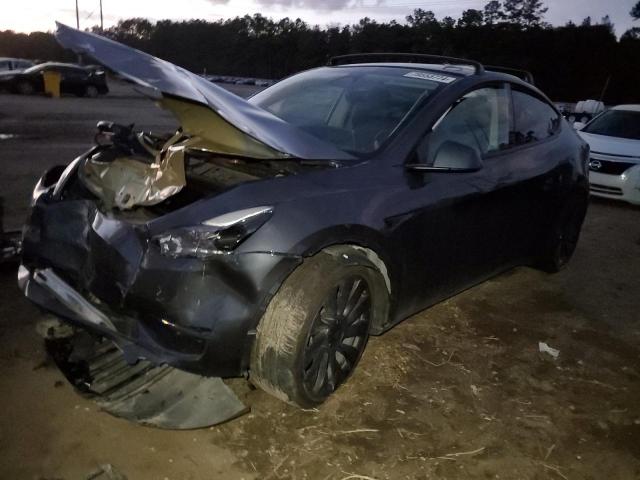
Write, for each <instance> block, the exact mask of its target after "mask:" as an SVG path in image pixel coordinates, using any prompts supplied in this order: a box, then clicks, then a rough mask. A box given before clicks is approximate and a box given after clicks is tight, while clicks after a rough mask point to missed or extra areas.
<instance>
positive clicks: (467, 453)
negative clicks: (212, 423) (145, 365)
mask: <svg viewBox="0 0 640 480" xmlns="http://www.w3.org/2000/svg"><path fill="white" fill-rule="evenodd" d="M114 90H115V94H114V95H110V96H108V97H106V98H102V99H97V100H93V99H81V98H80V99H77V98H63V99H60V100H51V99H46V98H43V97H31V98H25V97H18V96H13V95H1V96H0V134H14V135H18V136H16V137H14V138H9V139H5V140H0V162H2V170H1V171H2V177H0V178H1V182H2V183H1V186H2V189H1V190H0V192H1V195H2V196H3V197H4V198H5V206H6V211H7V215H8V218H7V222H6V223H7V225H8V226H9V225H15V226H18V225H19V223H20V221H21V218H23V217H24V214H25V212H26V206H27V202H28V197H29V191H30V189H31V187H32V185H33V183H34V182H35V180H36V179H37V177H38V176H39V175H40V173H41V172H42V171H43V170H44V169H45V168H46V167H48V166H50V165H54V164H57V163H65V162H68V161H69V160H70V159H71V158H72V157H74V156H75V155H77V154H79V153H81V152H82V151H83V150H84V149H86V147H87V146H88V145H89V144H90V143H91V140H92V135H93V127H94V125H95V122H96V121H97V120H99V119H110V120H116V121H121V122H129V123H130V122H134V121H135V122H136V123H137V124H138V125H142V126H143V127H145V128H162V129H166V128H171V127H173V126H174V123H173V120H172V119H171V117H170V116H169V115H168V114H166V113H162V112H160V113H158V112H159V111H158V110H157V109H155V107H154V106H153V105H152V104H151V102H149V101H147V100H145V99H143V98H141V97H139V96H138V95H137V94H135V93H134V92H132V91H130V90H129V89H127V88H125V87H117V88H116V89H114ZM245 92H246V91H245ZM241 93H243V92H241ZM0 138H2V137H0ZM639 219H640V209H638V208H633V207H630V206H627V205H624V204H618V203H612V202H604V201H596V200H594V201H592V203H591V205H590V208H589V213H588V215H587V219H586V223H585V227H584V230H583V235H582V239H581V242H580V245H579V247H578V250H577V252H576V255H575V257H574V259H573V261H572V263H571V265H570V266H569V268H568V269H567V270H565V271H563V272H562V273H560V274H557V275H552V276H550V275H546V274H543V273H540V272H537V271H535V270H532V269H529V268H518V269H515V270H512V271H510V272H508V273H506V274H503V275H501V276H499V277H496V278H494V279H492V280H490V281H488V282H485V283H484V284H482V285H479V286H477V287H475V288H472V289H470V290H467V291H466V292H464V293H462V294H460V295H458V296H456V297H454V298H452V299H450V300H448V301H445V302H442V303H440V304H438V305H436V306H434V307H432V308H430V309H428V310H426V311H424V312H421V313H419V314H417V315H415V316H413V317H412V318H410V319H408V320H407V321H405V322H403V323H402V324H400V325H399V326H397V327H396V328H394V329H393V330H392V331H391V332H389V333H387V334H386V335H384V336H382V337H377V338H373V339H371V341H370V343H369V345H368V347H367V351H366V352H365V354H364V356H363V359H362V362H361V364H360V366H359V368H358V369H357V371H356V373H355V374H354V376H353V377H352V378H351V379H350V380H349V382H348V383H347V384H346V385H344V386H343V388H341V389H340V391H339V392H337V394H336V395H335V396H334V397H332V398H331V399H330V400H329V401H328V402H327V403H326V404H325V405H323V406H322V407H321V408H320V409H318V410H312V411H301V410H297V409H295V408H293V407H290V406H288V405H285V404H283V403H281V402H279V401H277V400H275V399H272V398H270V397H269V396H267V395H266V394H264V393H262V392H261V391H259V390H253V391H250V392H249V393H247V395H246V398H245V401H246V403H247V404H249V405H250V406H251V409H252V411H251V413H250V414H248V415H245V416H244V417H241V418H239V419H237V420H234V421H232V422H229V423H227V424H225V425H222V426H219V427H215V428H211V429H203V430H197V431H187V432H171V431H162V430H157V429H153V428H147V427H141V426H138V425H135V424H132V423H128V422H126V421H124V420H120V419H117V418H113V417H111V416H110V415H108V414H106V413H104V412H101V411H99V409H98V408H97V407H96V406H95V404H93V403H92V402H90V401H87V400H84V399H83V398H81V397H80V396H78V395H77V394H76V393H75V392H74V391H73V389H72V388H71V387H70V386H69V385H68V384H67V383H66V382H65V381H64V379H63V377H62V375H61V374H60V373H59V372H58V370H57V369H56V368H55V366H53V364H52V363H51V362H50V361H49V360H48V359H47V356H46V354H45V352H44V349H43V345H42V341H41V340H40V339H39V337H38V335H37V334H36V333H35V325H36V323H37V322H38V321H39V320H40V319H42V318H43V316H44V315H43V313H42V312H40V311H39V310H38V309H37V308H35V307H34V306H33V305H31V304H30V303H29V302H28V301H26V300H25V299H24V298H22V295H21V294H20V292H19V291H18V289H17V287H16V285H15V266H5V267H3V268H2V269H1V270H0V346H1V347H0V391H2V395H1V396H0V409H1V411H3V412H4V413H3V414H2V415H1V416H0V478H7V479H9V478H11V479H54V478H55V479H84V478H87V475H88V474H89V473H90V472H92V471H94V470H95V469H96V468H98V467H99V466H100V465H103V464H111V465H113V466H114V467H115V468H116V469H118V470H119V471H120V472H122V473H123V474H124V475H126V476H127V477H128V478H129V479H147V478H149V479H156V478H159V479H164V478H167V479H209V478H225V479H242V478H244V479H247V480H248V479H297V478H309V479H347V478H349V479H368V478H375V479H404V478H406V479H431V478H433V479H467V478H469V479H471V478H473V479H478V478H487V479H488V478H491V479H494V478H495V479H499V478H502V479H572V480H573V479H585V480H587V479H602V478H611V479H631V478H640V405H639V404H638V401H637V399H638V397H639V394H640V382H639V374H640V370H639V368H638V367H639V366H640V362H639V360H640V357H639V355H640V316H639V315H638V310H639V309H638V307H639V306H640V221H639ZM538 342H547V343H548V344H549V345H550V346H551V347H553V348H556V349H558V350H559V351H560V355H559V357H558V359H557V360H553V359H552V358H551V357H550V356H549V355H547V354H541V353H540V352H539V350H538Z"/></svg>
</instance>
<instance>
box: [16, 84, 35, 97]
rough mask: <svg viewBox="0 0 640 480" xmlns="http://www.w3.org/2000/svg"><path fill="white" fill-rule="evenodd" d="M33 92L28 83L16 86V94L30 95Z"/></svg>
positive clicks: (31, 86)
mask: <svg viewBox="0 0 640 480" xmlns="http://www.w3.org/2000/svg"><path fill="white" fill-rule="evenodd" d="M33 92H34V89H33V85H31V83H29V82H20V83H19V84H18V93H21V94H22V95H31V94H32V93H33Z"/></svg>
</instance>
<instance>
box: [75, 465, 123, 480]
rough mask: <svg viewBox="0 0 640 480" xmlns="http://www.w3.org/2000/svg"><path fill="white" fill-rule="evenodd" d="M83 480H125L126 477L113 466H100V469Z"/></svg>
mask: <svg viewBox="0 0 640 480" xmlns="http://www.w3.org/2000/svg"><path fill="white" fill-rule="evenodd" d="M85 480H127V476H126V475H124V474H123V473H121V472H120V471H118V469H116V468H115V467H114V466H113V465H111V464H106V465H100V468H99V469H98V470H96V471H94V472H92V473H90V474H89V475H87V477H85Z"/></svg>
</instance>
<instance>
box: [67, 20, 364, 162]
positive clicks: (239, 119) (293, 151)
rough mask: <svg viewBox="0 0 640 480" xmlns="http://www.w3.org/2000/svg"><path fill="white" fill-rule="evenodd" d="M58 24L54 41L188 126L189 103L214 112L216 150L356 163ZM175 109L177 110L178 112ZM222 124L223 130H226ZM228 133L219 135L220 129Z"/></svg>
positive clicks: (122, 49)
mask: <svg viewBox="0 0 640 480" xmlns="http://www.w3.org/2000/svg"><path fill="white" fill-rule="evenodd" d="M56 23H57V26H58V29H57V31H56V38H57V40H58V42H59V43H60V44H61V45H62V46H63V47H65V48H68V49H70V50H73V51H74V52H75V53H79V54H84V55H87V56H89V57H91V58H92V59H93V60H95V61H96V62H97V63H99V64H101V65H104V66H105V67H107V68H109V69H111V70H113V71H114V72H116V73H118V74H120V75H121V76H122V77H124V78H126V79H128V80H130V81H132V82H134V83H136V84H138V85H140V86H142V87H144V89H143V93H146V94H147V95H149V96H151V97H153V98H155V99H156V100H161V103H162V104H163V106H164V107H165V108H168V109H170V110H172V111H173V112H174V113H176V115H177V116H178V118H179V119H180V120H181V122H182V123H183V125H182V126H183V129H184V130H185V133H187V134H198V135H199V136H201V137H202V136H203V135H202V133H203V130H206V129H203V128H202V125H203V124H202V123H200V124H199V129H200V132H192V131H189V126H188V125H187V126H185V125H184V119H185V118H187V117H188V113H187V116H186V117H185V112H188V110H189V105H193V104H194V103H195V104H198V105H204V106H206V107H207V108H208V109H210V110H211V113H212V115H211V116H210V119H211V120H212V121H211V123H210V125H211V129H210V131H209V132H207V133H208V134H207V135H206V136H207V137H211V138H213V137H215V143H217V147H216V151H218V152H220V153H229V154H236V155H243V156H253V157H257V158H286V157H295V158H300V159H306V160H353V159H354V157H353V156H352V155H350V154H349V153H347V152H344V151H342V150H340V149H338V148H336V147H335V146H333V145H331V144H329V143H326V142H324V141H322V140H320V139H318V138H316V137H313V136H312V135H310V134H308V133H306V132H304V131H302V130H300V129H298V128H297V127H296V126H294V125H291V124H290V123H287V122H285V121H284V120H282V119H280V118H278V117H276V116H275V115H273V114H271V113H269V112H267V111H266V110H263V109H261V108H260V107H257V106H255V105H252V104H250V103H249V102H247V101H246V100H245V99H243V98H240V97H238V96H237V95H234V94H233V93H231V92H229V91H227V90H225V89H223V88H221V87H219V86H217V85H215V84H213V83H211V82H209V81H208V80H206V79H204V78H202V77H200V76H198V75H195V74H194V73H191V72H189V71H188V70H185V69H184V68H181V67H178V66H176V65H174V64H172V63H169V62H166V61H164V60H161V59H159V58H156V57H153V56H151V55H149V54H147V53H144V52H141V51H139V50H136V49H134V48H130V47H127V46H126V45H123V44H121V43H118V42H115V41H113V40H109V39H107V38H104V37H101V36H99V35H95V34H92V33H88V32H82V31H80V30H76V29H74V28H70V27H68V26H66V25H63V24H61V23H58V22H56ZM176 110H179V111H178V112H176ZM223 124H224V127H225V128H222V126H223ZM221 128H222V130H224V132H221V133H220V134H218V133H217V132H216V131H217V130H218V129H221Z"/></svg>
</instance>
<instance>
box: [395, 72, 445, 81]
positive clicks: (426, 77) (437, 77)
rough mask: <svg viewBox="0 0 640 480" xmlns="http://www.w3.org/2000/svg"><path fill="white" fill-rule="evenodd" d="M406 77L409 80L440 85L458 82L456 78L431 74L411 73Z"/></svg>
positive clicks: (406, 74)
mask: <svg viewBox="0 0 640 480" xmlns="http://www.w3.org/2000/svg"><path fill="white" fill-rule="evenodd" d="M404 76H405V77H409V78H421V79H422V80H433V81H434V82H440V83H451V82H453V81H454V80H456V77H450V76H448V75H441V74H439V73H429V72H409V73H405V74H404Z"/></svg>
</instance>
